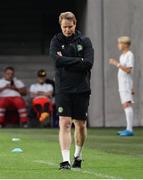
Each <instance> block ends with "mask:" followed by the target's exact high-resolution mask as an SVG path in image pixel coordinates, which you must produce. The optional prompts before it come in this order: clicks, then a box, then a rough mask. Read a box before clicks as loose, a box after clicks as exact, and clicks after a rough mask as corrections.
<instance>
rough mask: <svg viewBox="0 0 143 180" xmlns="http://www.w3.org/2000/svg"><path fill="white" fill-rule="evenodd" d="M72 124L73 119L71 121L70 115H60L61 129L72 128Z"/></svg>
mask: <svg viewBox="0 0 143 180" xmlns="http://www.w3.org/2000/svg"><path fill="white" fill-rule="evenodd" d="M71 125H72V121H71V118H70V117H64V116H61V117H60V119H59V126H60V129H64V130H70V129H71Z"/></svg>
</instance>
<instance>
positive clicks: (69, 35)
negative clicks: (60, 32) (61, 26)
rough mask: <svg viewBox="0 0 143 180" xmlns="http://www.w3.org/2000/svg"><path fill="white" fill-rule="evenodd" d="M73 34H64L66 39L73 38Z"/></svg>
mask: <svg viewBox="0 0 143 180" xmlns="http://www.w3.org/2000/svg"><path fill="white" fill-rule="evenodd" d="M72 35H73V34H64V36H66V37H71V36H72Z"/></svg>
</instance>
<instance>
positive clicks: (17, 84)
mask: <svg viewBox="0 0 143 180" xmlns="http://www.w3.org/2000/svg"><path fill="white" fill-rule="evenodd" d="M14 83H15V86H16V87H17V88H24V87H25V85H24V83H23V82H22V81H20V80H15V81H14Z"/></svg>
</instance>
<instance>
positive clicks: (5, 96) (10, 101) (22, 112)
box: [0, 67, 28, 127]
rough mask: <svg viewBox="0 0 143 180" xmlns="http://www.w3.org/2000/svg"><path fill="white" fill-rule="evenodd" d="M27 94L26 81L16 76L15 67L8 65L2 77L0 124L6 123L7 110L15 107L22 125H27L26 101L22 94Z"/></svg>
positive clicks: (0, 82) (0, 83)
mask: <svg viewBox="0 0 143 180" xmlns="http://www.w3.org/2000/svg"><path fill="white" fill-rule="evenodd" d="M26 94H27V90H26V87H25V85H24V83H23V82H22V81H21V80H19V79H17V78H16V77H15V69H14V68H13V67H6V68H5V69H4V72H3V78H1V79H0V124H1V125H2V126H3V125H5V112H6V110H7V109H9V108H11V107H14V108H15V109H16V110H17V111H18V113H19V118H20V124H21V126H22V127H27V123H28V117H27V110H26V103H25V101H24V99H23V98H22V96H25V95H26Z"/></svg>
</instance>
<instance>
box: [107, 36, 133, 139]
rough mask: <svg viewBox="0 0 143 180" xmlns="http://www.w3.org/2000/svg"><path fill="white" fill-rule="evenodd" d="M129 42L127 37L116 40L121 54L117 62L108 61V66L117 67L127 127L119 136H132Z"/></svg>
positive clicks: (131, 56)
mask: <svg viewBox="0 0 143 180" xmlns="http://www.w3.org/2000/svg"><path fill="white" fill-rule="evenodd" d="M130 45H131V40H130V38H129V37H128V36H122V37H120V38H118V49H119V50H120V51H121V52H122V54H121V56H120V59H119V62H118V61H117V60H116V59H110V60H109V64H112V65H114V66H115V67H117V68H118V69H119V70H118V86H119V94H120V98H121V103H122V105H123V108H124V111H125V115H126V121H127V127H126V129H125V130H123V131H119V132H118V134H119V135H120V136H133V135H134V132H133V120H134V111H133V106H132V104H133V103H134V101H133V94H134V90H133V78H132V75H133V69H134V55H133V53H132V52H131V51H130V50H129V48H130Z"/></svg>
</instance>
